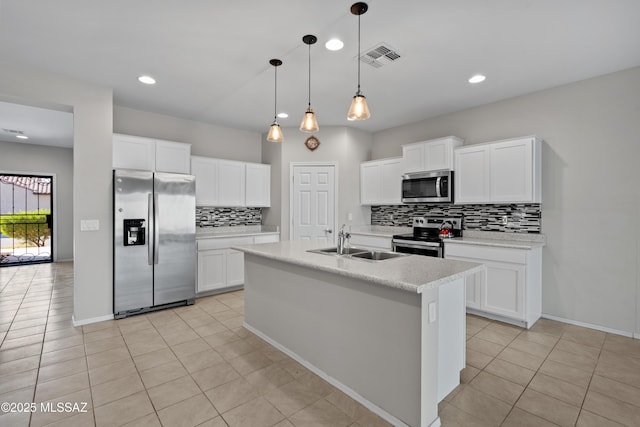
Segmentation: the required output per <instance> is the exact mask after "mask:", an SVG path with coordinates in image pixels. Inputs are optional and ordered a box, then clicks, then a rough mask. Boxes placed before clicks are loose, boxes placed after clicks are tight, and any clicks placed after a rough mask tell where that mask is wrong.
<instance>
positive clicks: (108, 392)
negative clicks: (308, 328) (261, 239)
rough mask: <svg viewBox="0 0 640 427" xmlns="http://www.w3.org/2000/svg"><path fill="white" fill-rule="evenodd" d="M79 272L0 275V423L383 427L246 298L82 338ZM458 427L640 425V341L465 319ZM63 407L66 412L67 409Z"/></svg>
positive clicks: (543, 324) (452, 420) (111, 324)
mask: <svg viewBox="0 0 640 427" xmlns="http://www.w3.org/2000/svg"><path fill="white" fill-rule="evenodd" d="M72 292H73V267H72V264H70V263H59V264H44V265H38V266H23V267H7V268H2V269H0V342H1V343H2V344H1V345H0V402H12V403H14V404H17V403H31V402H35V403H36V405H37V407H38V409H40V403H41V402H44V404H45V405H49V404H50V405H53V406H52V407H53V408H58V406H55V405H57V404H58V403H61V404H64V403H66V402H67V403H70V404H73V403H76V404H78V405H81V404H83V403H86V408H84V409H86V412H77V410H78V409H83V408H81V407H76V408H73V407H72V408H71V409H75V410H76V412H68V411H64V410H62V411H59V412H53V411H49V412H41V411H37V412H34V413H29V412H22V413H4V414H2V413H0V426H11V427H13V426H27V425H32V426H43V425H55V426H83V427H84V426H91V425H98V426H102V425H129V426H160V425H162V426H171V427H173V426H196V425H203V426H214V427H222V426H231V427H235V426H242V427H244V426H278V427H284V426H331V427H333V426H353V427H356V426H363V427H369V426H384V425H387V424H386V423H385V422H384V421H383V420H381V419H380V418H378V417H377V416H375V415H374V414H372V413H371V412H369V411H367V410H366V409H365V408H363V407H362V406H361V405H359V404H357V403H356V402H354V401H353V400H351V399H350V398H349V397H347V396H346V395H344V394H342V393H341V392H340V391H338V390H336V389H335V388H333V387H332V386H330V385H329V384H327V383H326V382H324V381H323V380H321V379H320V378H319V377H317V376H316V375H314V374H313V373H311V372H309V371H308V370H306V369H305V368H304V367H302V366H301V365H299V364H298V363H296V362H295V361H293V360H291V359H290V358H288V357H287V356H286V355H284V354H283V353H281V352H279V351H278V350H276V349H274V348H273V347H271V346H269V345H268V344H266V343H264V342H263V341H261V340H260V339H259V338H257V337H256V336H254V335H252V334H251V333H249V332H247V331H246V330H244V329H243V328H242V326H241V325H242V319H243V306H244V303H243V295H242V292H241V291H240V292H232V293H228V294H222V295H219V296H214V297H207V298H201V299H198V300H197V302H196V304H195V305H193V306H190V307H180V308H175V309H171V310H165V311H160V312H156V313H152V314H146V315H141V316H135V317H131V318H128V319H123V320H118V321H107V322H101V323H96V324H92V325H88V326H84V327H78V328H74V327H73V326H72V324H71V320H70V318H71V313H72V303H73V296H72ZM467 338H468V341H467V362H468V366H467V368H466V369H465V370H464V371H463V373H462V384H461V385H460V387H458V388H457V389H456V390H454V392H452V393H451V395H449V396H448V397H446V398H445V400H444V401H443V402H441V404H440V415H441V418H442V425H443V426H445V427H448V426H554V425H561V426H565V425H566V426H574V425H578V426H617V425H628V426H633V425H635V426H640V341H639V340H632V339H628V338H624V337H620V336H616V335H611V334H606V333H603V332H599V331H594V330H590V329H586V328H580V327H575V326H570V325H565V324H562V323H558V322H553V321H549V320H544V319H543V320H540V321H539V322H538V323H537V324H536V325H535V326H534V327H533V328H532V329H531V330H529V331H526V330H523V329H520V328H516V327H513V326H509V325H505V324H503V323H499V322H492V321H488V320H485V319H482V318H480V317H475V316H468V317H467ZM62 408H63V409H64V407H62Z"/></svg>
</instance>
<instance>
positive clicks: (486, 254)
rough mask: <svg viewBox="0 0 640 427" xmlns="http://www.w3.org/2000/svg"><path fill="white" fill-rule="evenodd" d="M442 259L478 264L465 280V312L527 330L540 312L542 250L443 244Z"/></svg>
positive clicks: (537, 248)
mask: <svg viewBox="0 0 640 427" xmlns="http://www.w3.org/2000/svg"><path fill="white" fill-rule="evenodd" d="M445 258H447V259H456V260H462V261H471V262H478V263H482V264H484V265H485V266H486V272H482V273H476V274H474V275H472V276H468V277H467V278H466V292H467V296H466V300H467V312H470V313H474V314H479V315H481V316H482V315H484V316H487V317H490V318H494V319H498V320H502V321H506V322H510V323H515V324H518V325H521V326H525V327H527V328H530V327H531V326H532V325H533V324H534V323H535V322H536V321H537V320H538V319H539V318H540V315H541V312H542V283H541V281H542V248H540V247H534V248H530V249H529V248H527V249H519V248H507V247H493V246H482V245H466V244H464V243H448V242H447V243H446V248H445Z"/></svg>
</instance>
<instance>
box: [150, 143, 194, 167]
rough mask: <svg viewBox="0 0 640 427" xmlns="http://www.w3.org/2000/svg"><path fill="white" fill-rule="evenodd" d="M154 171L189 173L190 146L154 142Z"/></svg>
mask: <svg viewBox="0 0 640 427" xmlns="http://www.w3.org/2000/svg"><path fill="white" fill-rule="evenodd" d="M155 143H156V144H155V146H156V171H157V172H172V173H187V174H188V173H191V161H190V160H191V145H190V144H183V143H181V142H172V141H162V140H156V141H155Z"/></svg>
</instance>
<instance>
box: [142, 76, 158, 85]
mask: <svg viewBox="0 0 640 427" xmlns="http://www.w3.org/2000/svg"><path fill="white" fill-rule="evenodd" d="M138 81H139V82H140V83H144V84H146V85H154V84H156V79H154V78H153V77H151V76H140V77H138Z"/></svg>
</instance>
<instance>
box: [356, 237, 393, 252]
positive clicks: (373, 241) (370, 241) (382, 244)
mask: <svg viewBox="0 0 640 427" xmlns="http://www.w3.org/2000/svg"><path fill="white" fill-rule="evenodd" d="M349 244H350V245H351V246H354V247H358V248H366V249H373V250H384V251H390V250H391V237H383V236H371V235H366V234H351V238H350V239H349Z"/></svg>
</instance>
